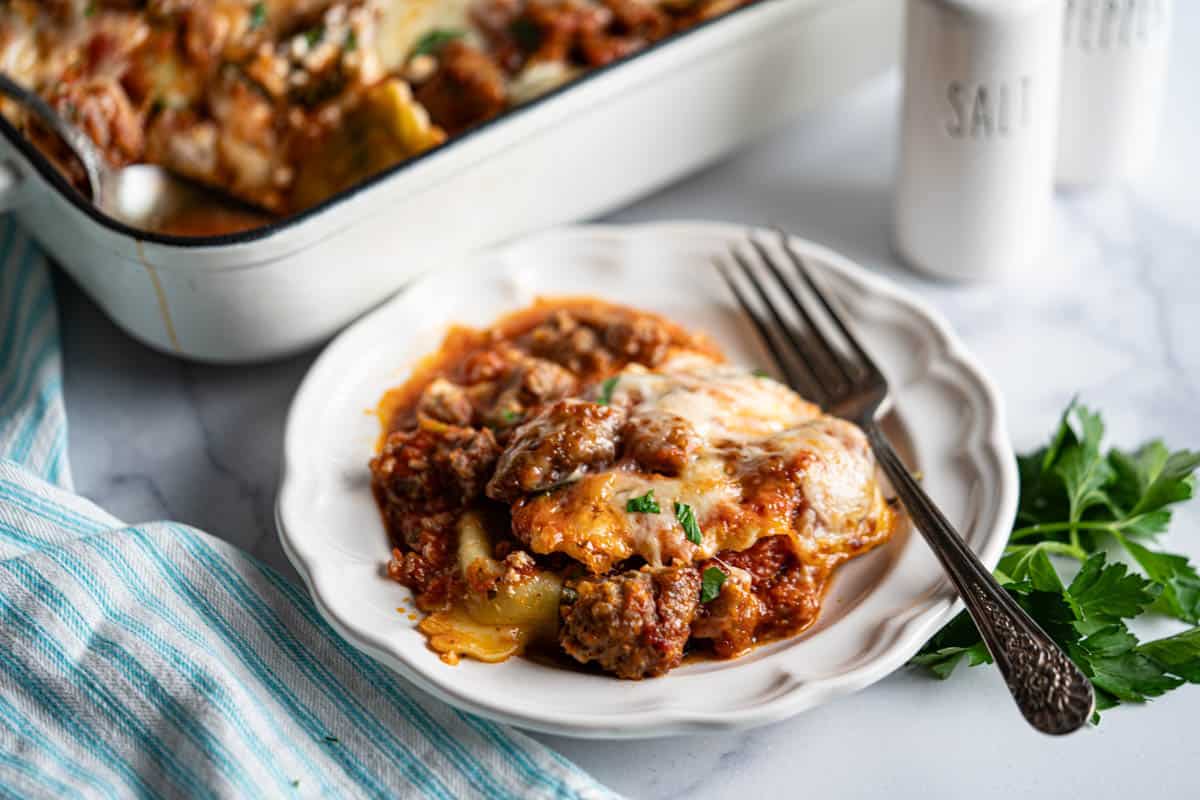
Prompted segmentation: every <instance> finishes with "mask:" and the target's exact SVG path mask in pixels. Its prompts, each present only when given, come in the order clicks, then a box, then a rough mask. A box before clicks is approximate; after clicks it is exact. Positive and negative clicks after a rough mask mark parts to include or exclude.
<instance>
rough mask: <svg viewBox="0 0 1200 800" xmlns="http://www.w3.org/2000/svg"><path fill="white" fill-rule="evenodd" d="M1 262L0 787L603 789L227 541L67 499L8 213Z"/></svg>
mask: <svg viewBox="0 0 1200 800" xmlns="http://www.w3.org/2000/svg"><path fill="white" fill-rule="evenodd" d="M0 263H3V272H2V273H0V331H2V335H3V338H2V339H0V796H3V797H14V798H38V797H46V798H62V797H74V796H84V797H107V798H125V797H196V798H220V797H237V798H252V797H381V798H382V797H432V798H457V797H489V798H508V797H520V798H525V797H556V798H605V797H612V796H613V795H612V793H611V792H609V791H608V790H606V789H605V788H604V787H602V786H600V785H599V784H597V783H596V782H595V781H594V780H593V779H591V778H590V777H589V776H588V775H586V774H585V773H583V772H582V771H581V770H579V769H578V768H577V767H575V766H574V765H572V764H571V763H570V762H568V761H566V760H565V759H564V758H562V757H561V756H559V755H558V754H556V753H554V752H553V751H551V750H549V749H547V748H545V747H543V746H541V745H540V744H538V743H536V742H534V741H532V740H531V739H529V738H527V737H525V736H523V735H521V734H519V733H516V732H515V731H512V730H510V729H508V728H505V727H503V726H500V725H496V724H494V723H491V722H488V721H486V720H483V719H480V718H478V717H475V716H472V715H470V714H465V713H460V712H458V711H455V710H454V709H452V708H450V707H449V706H446V705H445V704H443V703H441V702H439V701H436V700H433V699H432V698H430V697H428V696H426V695H425V694H423V693H421V692H419V691H416V690H414V689H413V688H411V687H410V686H407V685H406V684H405V683H404V682H403V681H402V680H401V679H400V678H399V677H397V676H396V675H395V674H393V673H391V672H390V671H388V670H387V669H386V668H384V667H382V666H381V665H379V664H377V663H375V662H374V661H372V660H371V659H370V658H368V657H366V656H364V655H363V654H361V653H359V652H358V651H357V650H355V649H354V648H352V647H351V646H350V645H348V644H347V643H346V642H345V641H344V640H342V639H341V638H340V637H339V636H338V635H337V634H336V633H335V632H334V631H333V630H332V629H331V628H330V627H329V626H328V625H326V624H325V623H324V622H323V621H322V620H321V618H320V617H319V616H318V614H317V612H316V610H315V609H314V608H313V605H312V603H310V602H309V600H308V597H307V596H306V595H305V593H304V592H303V591H302V590H300V589H298V588H296V587H295V586H293V585H292V584H291V583H289V582H288V581H287V580H286V579H284V578H283V577H282V576H280V575H279V574H278V573H276V572H274V571H272V570H271V569H269V568H267V567H266V566H264V565H262V564H260V563H258V562H257V561H255V560H254V559H252V558H250V557H248V556H247V555H245V554H243V553H241V552H239V551H238V550H237V549H235V548H233V547H232V546H230V545H228V544H226V543H224V542H222V541H220V540H218V539H215V538H213V537H211V536H208V535H207V534H204V533H201V532H200V531H197V530H194V529H192V528H189V527H187V526H184V525H179V524H175V523H171V522H154V523H149V524H145V525H133V526H130V525H125V524H124V523H122V522H120V521H119V520H117V519H115V518H114V517H113V516H111V515H110V514H108V513H106V512H105V511H103V510H101V509H99V508H97V507H96V506H95V505H93V504H92V503H90V502H89V501H87V500H85V499H83V498H81V497H79V496H77V495H75V494H73V493H72V492H71V491H70V488H71V477H70V471H69V468H68V464H67V453H66V419H65V415H64V411H63V402H62V382H61V373H62V367H61V355H60V350H59V344H58V331H57V321H56V312H55V308H54V298H53V291H52V287H51V285H50V282H49V276H48V271H47V267H46V264H45V261H44V259H43V258H42V257H41V255H40V254H39V253H38V252H37V250H36V248H35V247H34V246H33V245H32V244H31V243H30V241H29V239H28V238H27V237H26V236H25V235H24V234H23V233H22V232H21V231H20V230H19V229H18V228H17V227H16V225H15V224H14V223H13V222H12V221H11V218H7V219H0ZM117 379H119V376H118V377H117Z"/></svg>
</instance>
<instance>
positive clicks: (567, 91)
mask: <svg viewBox="0 0 1200 800" xmlns="http://www.w3.org/2000/svg"><path fill="white" fill-rule="evenodd" d="M902 7H903V4H902V3H899V2H896V0H763V1H762V2H760V3H758V4H756V5H752V6H746V7H743V8H741V9H739V10H737V11H735V12H733V13H731V14H729V15H727V16H725V17H721V18H718V19H715V20H713V21H711V22H709V23H707V24H704V25H701V26H699V27H697V28H694V29H692V30H690V31H687V32H685V33H683V34H681V35H680V36H677V37H674V38H672V39H669V40H666V41H664V42H661V43H659V44H658V45H657V46H654V47H652V48H649V49H647V50H645V51H643V52H641V53H639V54H637V55H634V56H633V57H631V58H629V59H628V60H625V61H623V62H619V63H616V64H613V65H610V66H609V67H606V68H603V69H600V70H596V71H594V72H592V73H590V74H588V75H586V76H585V77H584V78H582V79H581V80H579V81H576V82H574V83H572V84H570V85H568V86H565V87H563V88H561V89H559V90H558V91H556V92H553V93H552V94H550V95H547V96H545V97H543V98H540V99H539V100H537V101H534V102H533V103H530V104H528V105H526V106H523V107H520V108H517V109H515V110H513V111H510V112H508V113H507V114H505V115H503V116H501V117H499V118H497V119H495V120H492V121H491V122H489V123H486V124H484V125H482V126H480V127H479V128H477V129H475V130H473V131H471V132H469V133H468V134H466V135H464V136H460V137H458V138H456V139H452V140H451V141H450V142H448V143H447V144H446V145H443V146H442V147H439V148H437V149H435V150H433V151H430V152H428V153H426V154H424V155H423V156H421V157H418V158H416V159H414V160H412V161H409V162H407V163H405V164H401V165H399V166H398V167H396V168H394V169H392V170H390V171H388V172H386V173H384V174H382V175H380V176H377V177H376V178H374V179H372V180H370V181H368V182H366V183H364V184H362V185H361V186H359V187H356V188H355V189H352V190H349V191H347V192H345V193H343V194H341V195H338V196H336V197H334V198H332V199H331V200H329V201H327V202H325V203H323V204H322V205H320V206H318V207H316V208H314V209H312V210H310V211H307V212H305V213H303V214H300V215H297V216H295V217H291V218H288V219H286V220H284V221H282V222H280V223H278V224H276V225H274V226H272V227H269V228H265V229H260V230H257V231H250V232H247V233H244V234H237V235H232V236H225V237H211V238H204V239H179V238H175V237H167V236H157V235H148V234H145V233H137V232H134V231H132V230H129V229H127V228H124V227H122V226H121V225H119V224H118V223H115V222H113V221H112V220H110V219H108V218H106V217H104V216H102V215H99V214H98V213H96V212H95V211H94V210H93V209H92V208H91V207H90V206H89V205H87V204H86V203H84V202H82V201H81V200H80V199H79V197H78V196H77V195H76V194H75V193H74V192H72V191H71V190H70V189H68V188H67V187H66V186H65V185H64V183H63V182H62V180H61V179H60V178H59V176H58V174H57V173H56V172H55V171H54V170H53V169H52V168H50V167H49V166H48V165H47V164H46V162H45V160H44V159H43V158H42V157H41V156H40V154H38V153H37V152H36V151H35V150H33V149H32V148H31V147H30V146H29V145H28V144H27V143H26V142H25V141H24V140H23V139H22V138H21V137H20V136H19V135H18V134H16V132H15V131H14V130H13V129H12V128H11V127H10V126H9V125H8V124H7V123H4V122H2V121H0V132H3V134H4V136H3V137H2V139H0V159H2V161H0V164H2V165H3V166H4V169H2V170H0V206H2V207H11V208H14V209H15V210H16V213H17V215H18V216H19V218H20V219H21V221H22V222H23V223H24V224H25V225H26V226H27V227H28V228H29V229H30V230H31V231H32V232H33V234H34V236H35V237H36V238H37V239H38V241H39V242H41V244H42V245H43V246H44V247H45V248H46V249H47V250H48V251H49V252H50V253H51V254H52V255H53V257H54V258H55V259H56V260H57V261H58V263H60V264H61V265H62V266H63V267H64V268H65V269H66V270H67V271H68V272H69V273H70V274H71V275H72V276H73V277H74V278H75V280H76V281H78V282H79V283H80V285H82V286H83V288H84V289H85V290H86V291H87V292H88V293H89V294H90V295H91V296H92V297H93V298H94V299H95V300H96V302H97V303H98V304H99V305H100V306H101V307H102V308H103V309H104V310H105V311H106V312H107V313H108V314H109V315H110V316H111V317H112V318H113V319H114V320H115V321H116V322H117V324H118V325H120V326H121V327H122V328H124V329H125V330H127V331H128V332H129V333H130V334H132V335H133V336H135V337H137V338H138V339H141V340H142V341H144V342H146V343H147V344H149V345H151V346H153V347H156V348H158V349H160V350H164V351H166V352H169V353H174V354H178V355H182V356H186V357H189V358H195V359H200V360H204V361H216V362H238V361H252V360H259V359H266V358H273V357H277V356H282V355H285V354H288V353H291V352H295V351H297V350H300V349H303V348H306V347H309V346H311V345H313V344H315V343H317V342H319V341H321V340H322V339H325V338H327V337H328V336H330V335H331V334H333V333H334V332H335V331H337V330H338V329H339V328H341V327H342V326H343V325H345V324H346V323H347V322H349V321H350V320H352V319H354V318H355V317H357V316H358V315H359V314H361V313H362V312H363V311H365V310H366V309H368V308H370V307H371V306H373V305H375V304H377V303H378V302H380V301H381V300H383V299H384V298H386V297H387V296H388V295H390V294H391V293H393V292H395V291H396V290H397V289H398V288H400V287H401V286H402V285H403V284H404V283H405V281H407V280H408V279H409V278H410V277H412V276H413V275H416V274H417V273H419V272H422V271H425V270H427V269H429V268H431V267H434V266H436V265H437V264H439V263H442V262H443V261H445V260H446V259H449V258H453V257H455V256H457V255H460V254H461V253H463V252H465V251H467V250H471V249H474V248H476V247H479V246H481V245H484V244H488V243H491V242H495V241H499V240H502V239H506V238H509V237H512V236H516V235H519V234H522V233H525V232H527V231H531V230H535V229H538V228H541V227H544V226H548V225H554V224H557V223H561V222H565V221H569V220H576V219H581V218H587V217H591V216H594V215H596V214H599V213H601V212H604V211H606V210H609V209H611V208H614V207H617V206H619V205H621V204H623V203H626V202H628V201H630V200H632V199H633V198H635V197H637V196H639V195H642V194H644V193H646V192H648V191H650V190H652V189H654V188H656V187H658V186H661V185H663V184H665V183H667V182H668V181H670V180H672V179H674V178H677V177H679V176H681V175H683V174H685V173H687V172H688V171H690V170H694V169H696V168H697V167H699V166H701V165H703V164H705V163H707V162H710V161H712V160H713V159H715V158H717V157H719V156H721V155H722V154H724V153H727V152H728V151H730V150H732V149H734V148H736V147H737V146H739V145H741V144H744V143H746V142H748V141H750V140H752V139H754V138H755V137H758V136H760V135H762V134H763V133H764V132H765V131H767V130H768V129H770V128H771V127H773V126H776V125H778V124H779V123H781V122H783V121H785V120H787V119H788V118H790V117H793V116H794V115H796V114H797V113H799V112H801V111H804V110H806V109H808V108H811V107H813V106H814V105H815V104H817V103H819V102H821V101H822V100H825V99H828V98H830V97H833V96H836V95H838V94H841V93H842V92H844V91H846V90H847V89H849V88H851V87H852V86H854V85H856V84H857V83H859V82H861V81H862V80H864V79H865V78H867V77H870V76H871V75H874V74H877V73H878V72H880V71H882V70H883V69H885V68H886V67H888V66H889V65H891V64H893V63H895V60H896V56H897V48H898V40H899V23H900V14H901V9H902ZM463 288H464V291H469V290H470V287H463ZM398 333H399V332H398Z"/></svg>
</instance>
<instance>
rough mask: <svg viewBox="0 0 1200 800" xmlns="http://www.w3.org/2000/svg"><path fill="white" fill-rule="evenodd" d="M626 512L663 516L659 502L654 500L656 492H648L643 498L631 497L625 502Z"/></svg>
mask: <svg viewBox="0 0 1200 800" xmlns="http://www.w3.org/2000/svg"><path fill="white" fill-rule="evenodd" d="M625 510H626V511H628V512H629V513H630V514H661V513H662V509H661V508H659V505H658V501H657V500H655V499H654V490H653V489H651V490H650V491H648V492H646V493H645V494H644V495H642V496H641V497H631V498H629V500H627V501H626V502H625Z"/></svg>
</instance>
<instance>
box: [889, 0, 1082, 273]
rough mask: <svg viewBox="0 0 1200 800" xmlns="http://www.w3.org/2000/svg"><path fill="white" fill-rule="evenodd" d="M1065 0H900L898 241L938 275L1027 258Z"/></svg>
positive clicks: (1048, 162)
mask: <svg viewBox="0 0 1200 800" xmlns="http://www.w3.org/2000/svg"><path fill="white" fill-rule="evenodd" d="M1062 14H1063V6H1062V0H908V15H907V24H906V32H905V54H904V108H903V112H902V115H901V141H900V168H899V175H898V176H897V185H896V193H895V244H896V248H897V250H898V251H899V253H900V255H901V257H902V258H903V259H904V260H905V261H907V262H908V263H909V264H910V265H911V266H913V267H914V268H916V269H919V270H921V271H924V272H928V273H932V274H934V275H937V276H939V277H943V278H950V279H956V280H987V279H995V278H999V277H1001V276H1003V275H1006V274H1010V273H1013V272H1019V271H1021V270H1024V269H1027V268H1029V267H1030V266H1031V265H1032V264H1033V263H1034V262H1035V261H1036V260H1037V258H1038V257H1039V256H1040V255H1041V253H1042V251H1043V249H1044V246H1045V243H1046V239H1047V235H1048V232H1049V224H1050V217H1051V199H1052V196H1053V189H1054V155H1055V132H1056V127H1055V126H1056V116H1057V108H1058V99H1059V92H1058V88H1059V63H1060V56H1061V36H1062Z"/></svg>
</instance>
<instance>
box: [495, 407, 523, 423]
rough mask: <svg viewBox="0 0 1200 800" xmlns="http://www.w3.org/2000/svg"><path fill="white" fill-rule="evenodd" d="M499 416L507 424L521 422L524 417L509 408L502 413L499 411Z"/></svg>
mask: <svg viewBox="0 0 1200 800" xmlns="http://www.w3.org/2000/svg"><path fill="white" fill-rule="evenodd" d="M500 416H501V417H503V418H504V421H505V422H508V423H512V422H517V421H518V420H521V419H523V418H524V417H525V415H524V414H523V413H522V412H520V411H514V410H512V409H511V408H506V409H504V410H503V411H501V412H500Z"/></svg>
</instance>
